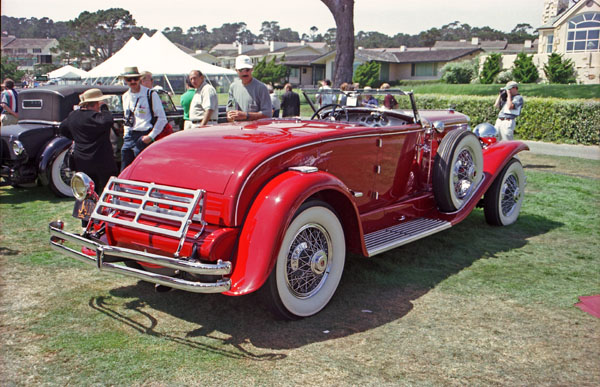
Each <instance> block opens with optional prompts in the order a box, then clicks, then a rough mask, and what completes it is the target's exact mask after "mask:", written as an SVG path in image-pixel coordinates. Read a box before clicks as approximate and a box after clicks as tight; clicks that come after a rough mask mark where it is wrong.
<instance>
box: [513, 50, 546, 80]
mask: <svg viewBox="0 0 600 387" xmlns="http://www.w3.org/2000/svg"><path fill="white" fill-rule="evenodd" d="M512 75H513V79H514V80H515V81H517V82H519V83H536V82H537V80H538V79H539V77H540V74H539V72H538V69H537V67H536V66H535V64H533V55H527V54H525V53H524V52H520V53H519V54H518V55H517V59H515V62H514V63H513V69H512Z"/></svg>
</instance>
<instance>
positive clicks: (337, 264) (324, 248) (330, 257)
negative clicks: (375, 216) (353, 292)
mask: <svg viewBox="0 0 600 387" xmlns="http://www.w3.org/2000/svg"><path fill="white" fill-rule="evenodd" d="M345 259H346V242H345V238H344V229H343V227H342V224H341V223H340V220H339V218H338V216H337V214H336V213H335V211H334V210H333V208H331V207H330V206H329V205H328V204H326V203H324V202H320V201H311V202H306V203H304V204H303V205H302V206H301V207H300V208H299V209H298V211H297V212H296V215H295V216H294V219H293V220H292V222H291V223H290V225H289V226H288V228H287V230H286V231H285V235H284V238H283V242H282V244H281V247H280V249H279V254H278V256H277V262H276V264H275V267H274V268H273V271H272V272H271V274H270V276H269V278H268V280H267V282H266V283H265V286H264V289H263V294H264V296H265V298H266V302H267V304H268V306H269V307H270V309H271V311H272V312H273V313H274V314H275V315H276V316H277V317H280V318H283V319H287V320H297V319H299V318H303V317H308V316H312V315H314V314H316V313H318V312H319V311H320V310H322V309H323V308H324V307H325V306H326V305H327V303H328V302H329V300H331V297H333V294H334V293H335V291H336V289H337V287H338V284H339V282H340V279H341V278H342V272H343V271H344V263H345Z"/></svg>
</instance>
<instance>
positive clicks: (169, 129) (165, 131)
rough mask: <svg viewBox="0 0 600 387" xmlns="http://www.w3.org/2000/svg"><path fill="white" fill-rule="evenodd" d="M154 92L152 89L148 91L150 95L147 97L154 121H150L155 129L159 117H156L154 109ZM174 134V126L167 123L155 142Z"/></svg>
mask: <svg viewBox="0 0 600 387" xmlns="http://www.w3.org/2000/svg"><path fill="white" fill-rule="evenodd" d="M153 91H154V90H152V89H148V95H147V96H146V97H147V98H148V106H149V107H150V115H151V116H152V119H150V123H151V124H152V127H154V124H156V120H158V117H156V116H155V115H154V109H152V92H153ZM172 133H173V126H171V124H170V123H169V122H168V121H167V124H166V125H165V127H164V128H163V130H162V132H160V133H159V134H158V136H156V138H155V139H154V141H158V140H160V139H161V138H164V137H167V136H168V135H169V134H172Z"/></svg>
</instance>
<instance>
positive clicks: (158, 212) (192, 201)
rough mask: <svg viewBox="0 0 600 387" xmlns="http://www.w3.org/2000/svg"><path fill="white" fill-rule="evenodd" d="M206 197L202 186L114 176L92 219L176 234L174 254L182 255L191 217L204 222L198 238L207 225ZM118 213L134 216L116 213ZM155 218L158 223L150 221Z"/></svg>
mask: <svg viewBox="0 0 600 387" xmlns="http://www.w3.org/2000/svg"><path fill="white" fill-rule="evenodd" d="M205 198H206V191H205V190H202V189H197V190H191V189H186V188H177V187H170V186H166V185H160V184H155V183H144V182H139V181H132V180H125V179H119V178H116V177H111V178H110V180H109V182H108V184H107V185H106V188H105V189H104V191H103V192H102V194H101V195H100V198H99V200H98V203H96V207H95V208H94V212H93V214H92V215H91V219H95V220H102V221H105V222H108V223H113V224H118V225H121V226H126V227H131V228H133V229H136V230H144V231H147V232H150V233H157V234H161V235H166V236H170V237H173V238H177V239H179V245H178V247H177V251H176V252H175V254H174V256H175V257H179V253H180V252H181V248H182V247H183V243H184V241H185V238H186V235H187V232H188V229H189V227H190V225H191V224H192V221H196V222H198V223H200V224H201V225H202V229H201V230H200V231H199V232H198V233H197V234H196V236H195V237H196V238H197V237H199V236H200V235H201V234H202V232H203V231H204V228H205V227H206V221H205V220H204V202H205ZM196 208H198V211H197V212H196ZM118 213H121V214H130V215H131V216H130V217H122V216H121V217H115V215H117V214H118ZM153 221H154V222H155V223H156V224H157V225H152V224H150V223H151V222H153ZM165 222H168V225H165V224H164V223H165Z"/></svg>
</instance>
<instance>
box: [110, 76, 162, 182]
mask: <svg viewBox="0 0 600 387" xmlns="http://www.w3.org/2000/svg"><path fill="white" fill-rule="evenodd" d="M141 77H142V75H141V74H140V72H139V71H138V68H137V67H125V71H124V72H123V74H121V78H123V80H124V81H125V83H126V84H127V86H129V90H128V91H126V92H125V93H124V94H123V111H124V124H123V128H124V136H123V147H122V148H121V170H123V169H125V168H126V167H127V166H128V165H129V164H131V163H132V162H133V159H134V158H136V157H137V155H138V154H139V153H140V152H141V151H142V150H144V148H146V147H147V146H148V145H149V144H150V143H152V142H153V141H154V139H155V138H156V137H157V136H158V135H159V134H160V132H162V130H163V129H164V127H165V125H166V124H167V116H166V114H165V110H164V109H163V105H162V102H161V100H160V97H159V95H158V92H156V91H153V90H151V89H148V88H147V87H145V86H142V84H141V83H140V79H141Z"/></svg>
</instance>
